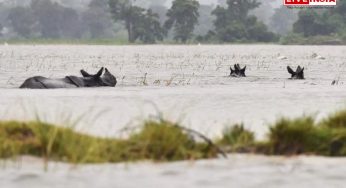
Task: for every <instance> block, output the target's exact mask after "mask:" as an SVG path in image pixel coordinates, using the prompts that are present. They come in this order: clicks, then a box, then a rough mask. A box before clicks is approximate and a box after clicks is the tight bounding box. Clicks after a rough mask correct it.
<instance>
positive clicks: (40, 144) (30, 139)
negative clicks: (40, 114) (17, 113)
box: [0, 121, 217, 163]
mask: <svg viewBox="0 0 346 188" xmlns="http://www.w3.org/2000/svg"><path fill="white" fill-rule="evenodd" d="M216 154H217V153H216V150H215V148H213V147H210V145H209V144H205V143H197V142H196V141H194V139H193V138H192V137H191V136H190V135H189V134H188V133H186V132H184V130H182V129H181V128H179V127H178V126H177V125H175V124H172V123H170V122H166V121H147V122H145V123H144V124H143V126H142V127H141V128H140V130H139V131H137V132H133V133H131V134H130V136H129V138H127V139H106V138H98V137H93V136H89V135H84V134H80V133H76V132H74V131H73V130H72V129H70V128H61V127H57V126H53V125H50V124H46V123H42V122H16V121H6V122H0V158H3V159H6V158H13V157H16V156H20V155H32V156H36V157H42V158H44V159H45V160H55V161H64V162H69V163H105V162H110V163H115V162H126V161H138V160H147V159H148V160H154V161H175V160H189V159H201V158H210V157H215V156H216Z"/></svg>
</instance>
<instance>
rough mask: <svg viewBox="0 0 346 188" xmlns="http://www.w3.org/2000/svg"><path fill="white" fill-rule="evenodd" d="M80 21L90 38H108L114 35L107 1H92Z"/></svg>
mask: <svg viewBox="0 0 346 188" xmlns="http://www.w3.org/2000/svg"><path fill="white" fill-rule="evenodd" d="M82 20H83V23H84V24H85V26H84V27H85V29H86V32H87V33H88V36H89V37H90V38H108V37H111V36H113V35H114V34H113V31H112V30H113V25H114V24H113V23H112V18H111V15H110V13H109V7H108V0H92V1H91V2H90V3H89V5H88V9H87V10H86V11H84V12H83V14H82Z"/></svg>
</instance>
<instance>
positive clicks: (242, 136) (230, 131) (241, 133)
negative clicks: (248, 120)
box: [219, 124, 255, 152]
mask: <svg viewBox="0 0 346 188" xmlns="http://www.w3.org/2000/svg"><path fill="white" fill-rule="evenodd" d="M254 143H255V136H254V133H253V132H251V131H249V130H247V129H245V128H244V125H243V124H240V125H238V124H237V125H234V126H232V127H227V128H225V129H224V130H223V132H222V138H221V139H220V140H219V144H220V145H222V146H224V147H225V146H229V148H227V150H228V151H236V152H245V151H248V150H249V148H250V147H251V146H253V144H254Z"/></svg>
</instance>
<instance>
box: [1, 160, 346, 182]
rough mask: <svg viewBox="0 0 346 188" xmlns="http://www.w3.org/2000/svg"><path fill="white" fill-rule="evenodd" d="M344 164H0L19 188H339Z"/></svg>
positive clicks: (3, 174)
mask: <svg viewBox="0 0 346 188" xmlns="http://www.w3.org/2000/svg"><path fill="white" fill-rule="evenodd" d="M345 163H346V159H344V158H337V159H330V158H320V157H306V156H301V157H294V158H282V157H263V156H251V155H230V156H229V158H228V159H216V160H202V161H196V162H192V161H189V162H176V163H168V164H153V163H149V162H145V163H143V162H142V163H138V164H136V163H134V164H108V165H85V166H72V165H67V164H60V163H50V164H49V168H48V171H44V168H43V163H42V161H41V160H38V159H32V158H27V157H25V158H23V159H22V162H21V163H19V162H17V163H11V162H7V163H6V164H2V166H3V167H2V169H1V170H0V180H1V181H0V187H6V188H16V187H26V188H46V187H56V188H62V187H64V188H93V187H99V188H113V187H121V188H138V187H165V188H176V187H181V188H200V187H210V188H224V187H241V188H262V187H263V188H277V187H284V188H291V187H295V188H306V187H314V188H325V187H329V188H339V187H340V188H341V187H344V185H345V178H346V175H345V174H346V167H345V165H344V164H345Z"/></svg>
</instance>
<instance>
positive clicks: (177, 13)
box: [165, 0, 199, 43]
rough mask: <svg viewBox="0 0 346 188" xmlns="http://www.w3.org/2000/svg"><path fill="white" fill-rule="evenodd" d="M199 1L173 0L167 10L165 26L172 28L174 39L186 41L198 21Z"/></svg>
mask: <svg viewBox="0 0 346 188" xmlns="http://www.w3.org/2000/svg"><path fill="white" fill-rule="evenodd" d="M198 8H199V3H198V1H196V0H174V1H173V3H172V7H171V8H170V9H169V10H168V12H167V17H168V20H167V21H166V22H165V28H166V29H168V30H169V29H171V28H174V39H175V40H176V41H181V42H183V43H186V41H187V40H188V39H190V38H191V37H192V34H193V31H194V28H195V26H196V24H197V23H198V17H199V12H198Z"/></svg>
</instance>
